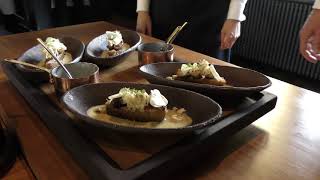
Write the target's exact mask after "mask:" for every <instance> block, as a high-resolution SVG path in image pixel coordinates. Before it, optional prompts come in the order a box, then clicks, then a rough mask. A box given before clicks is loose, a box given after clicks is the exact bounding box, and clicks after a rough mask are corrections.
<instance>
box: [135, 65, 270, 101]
mask: <svg viewBox="0 0 320 180" xmlns="http://www.w3.org/2000/svg"><path fill="white" fill-rule="evenodd" d="M182 64H184V63H181V62H167V63H154V64H147V65H144V66H141V67H140V72H141V73H142V75H143V76H144V78H146V79H147V80H148V81H149V82H150V83H153V84H161V85H166V86H173V87H178V88H184V89H188V90H192V91H196V92H199V93H202V94H205V95H209V96H211V97H219V96H220V97H221V96H223V97H244V96H249V95H251V94H253V93H256V92H260V91H262V90H264V89H265V88H267V87H269V86H271V81H270V80H269V79H268V78H267V77H266V76H265V75H263V74H261V73H259V72H256V71H253V70H250V69H245V68H237V67H230V66H218V65H215V69H216V70H217V72H218V73H219V74H220V76H222V77H224V78H225V79H226V81H227V85H230V86H214V85H207V84H199V83H192V82H184V81H177V80H168V79H166V77H168V76H171V75H173V74H176V72H177V69H179V68H180V67H181V65H182Z"/></svg>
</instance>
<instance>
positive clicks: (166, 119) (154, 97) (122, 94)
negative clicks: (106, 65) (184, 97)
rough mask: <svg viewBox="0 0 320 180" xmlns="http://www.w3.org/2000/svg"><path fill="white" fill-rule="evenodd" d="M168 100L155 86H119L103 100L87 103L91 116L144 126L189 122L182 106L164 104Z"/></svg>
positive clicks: (160, 126)
mask: <svg viewBox="0 0 320 180" xmlns="http://www.w3.org/2000/svg"><path fill="white" fill-rule="evenodd" d="M167 105H168V100H167V99H166V98H165V97H164V96H163V95H162V94H161V93H160V91H159V90H158V89H153V90H151V91H150V94H148V93H147V92H146V91H145V90H144V89H133V88H121V89H120V91H119V92H118V93H117V94H114V95H111V96H109V97H108V99H107V102H106V104H104V105H97V106H93V107H91V108H90V109H89V110H88V111H87V114H88V116H90V117H91V118H94V119H98V120H101V121H107V122H110V123H115V124H119V125H126V126H134V127H145V128H181V127H185V126H188V125H190V124H191V123H192V118H191V117H190V116H188V115H187V112H186V110H185V109H184V108H177V107H173V108H168V107H167Z"/></svg>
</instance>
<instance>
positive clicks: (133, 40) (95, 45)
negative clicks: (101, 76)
mask: <svg viewBox="0 0 320 180" xmlns="http://www.w3.org/2000/svg"><path fill="white" fill-rule="evenodd" d="M119 31H120V33H121V35H122V38H123V42H124V43H127V44H129V46H130V48H129V49H127V50H126V51H124V52H123V53H121V54H119V55H116V56H112V57H109V58H101V57H99V55H100V54H101V53H102V51H103V50H105V49H106V48H105V47H106V46H107V45H106V44H107V38H106V34H102V35H100V36H98V37H96V38H94V39H93V40H92V41H90V42H89V44H88V45H87V48H86V51H85V52H86V60H87V61H88V62H92V63H94V64H96V65H98V66H101V67H112V66H115V65H117V64H119V63H121V62H122V61H123V60H124V59H125V57H126V56H128V55H129V53H130V52H132V51H134V50H135V49H136V48H137V47H138V45H139V44H140V43H141V36H140V35H139V34H138V33H137V32H135V31H131V30H119Z"/></svg>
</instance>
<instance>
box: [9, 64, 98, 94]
mask: <svg viewBox="0 0 320 180" xmlns="http://www.w3.org/2000/svg"><path fill="white" fill-rule="evenodd" d="M4 61H6V62H10V63H14V64H20V65H23V66H28V67H32V68H36V69H40V70H42V71H45V72H47V73H48V74H49V76H50V83H52V84H53V85H54V89H55V91H56V93H57V95H62V94H64V93H65V92H67V91H68V90H70V89H72V88H74V87H77V86H81V85H84V84H91V83H98V82H99V67H98V66H97V65H95V64H92V63H87V62H76V63H70V64H65V67H66V68H67V69H68V71H69V72H70V73H71V74H72V77H73V78H72V79H70V78H69V77H68V75H67V74H66V73H65V71H64V70H63V68H62V67H60V66H58V67H55V68H53V69H52V70H50V69H47V68H44V67H41V66H37V65H34V64H30V63H26V62H22V61H17V60H13V59H4Z"/></svg>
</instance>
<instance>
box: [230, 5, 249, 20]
mask: <svg viewBox="0 0 320 180" xmlns="http://www.w3.org/2000/svg"><path fill="white" fill-rule="evenodd" d="M246 3H247V0H231V2H230V5H229V11H228V16H227V19H234V20H239V21H244V20H246V16H245V15H244V14H243V11H244V8H245V7H246Z"/></svg>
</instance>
